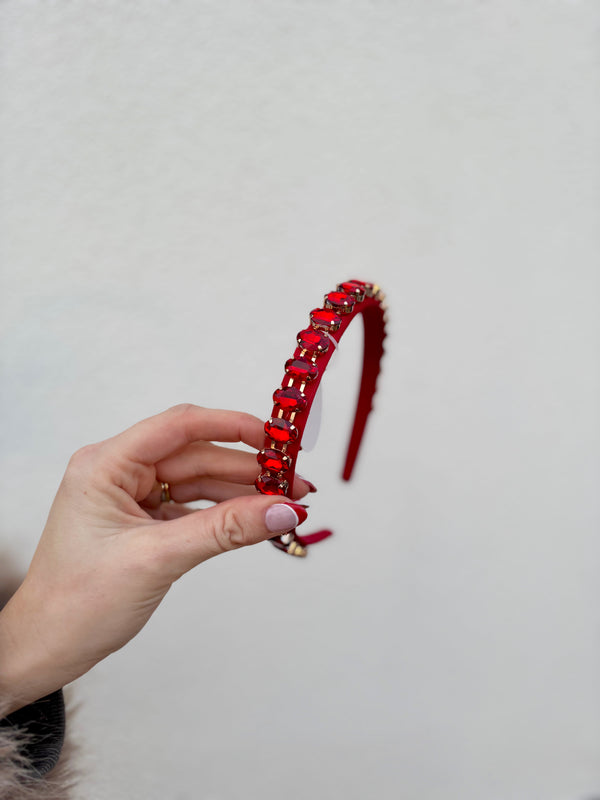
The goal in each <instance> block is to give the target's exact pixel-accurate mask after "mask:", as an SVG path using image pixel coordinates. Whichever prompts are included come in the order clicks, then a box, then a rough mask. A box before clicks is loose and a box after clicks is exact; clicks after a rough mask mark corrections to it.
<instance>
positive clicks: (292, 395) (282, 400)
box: [273, 386, 306, 411]
mask: <svg viewBox="0 0 600 800" xmlns="http://www.w3.org/2000/svg"><path fill="white" fill-rule="evenodd" d="M273 402H274V403H277V405H278V406H279V407H280V408H284V409H285V410H286V411H304V409H305V408H306V398H305V397H304V395H303V394H302V392H301V391H300V389H296V387H295V386H289V387H288V388H286V389H276V390H275V391H274V392H273Z"/></svg>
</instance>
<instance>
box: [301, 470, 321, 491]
mask: <svg viewBox="0 0 600 800" xmlns="http://www.w3.org/2000/svg"><path fill="white" fill-rule="evenodd" d="M296 477H297V478H300V480H301V481H304V483H305V484H306V485H307V486H308V491H309V492H316V491H317V487H316V486H315V485H314V483H311V482H310V481H307V480H306V478H303V477H302V475H298V473H296Z"/></svg>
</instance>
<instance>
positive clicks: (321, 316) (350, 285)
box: [255, 280, 386, 556]
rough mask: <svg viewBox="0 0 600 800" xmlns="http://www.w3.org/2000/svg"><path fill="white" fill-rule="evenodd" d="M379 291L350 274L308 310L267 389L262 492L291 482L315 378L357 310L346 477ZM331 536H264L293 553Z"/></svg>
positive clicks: (377, 329) (371, 383)
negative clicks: (356, 366)
mask: <svg viewBox="0 0 600 800" xmlns="http://www.w3.org/2000/svg"><path fill="white" fill-rule="evenodd" d="M384 297H385V296H384V294H383V292H382V291H381V289H380V288H379V286H377V285H376V284H373V283H365V282H364V281H357V280H351V281H346V282H345V283H340V284H338V286H337V289H336V291H335V292H330V293H329V294H326V295H325V300H324V303H323V308H315V309H313V310H312V311H311V312H310V327H309V328H306V329H304V330H302V331H300V333H299V334H298V336H297V342H298V347H297V348H296V350H295V351H294V355H293V357H292V358H290V359H289V360H288V361H287V362H286V364H285V376H284V378H283V381H282V383H281V387H280V388H279V389H276V390H275V392H274V394H273V402H274V403H275V405H274V406H273V411H272V416H271V417H270V419H268V420H267V422H266V423H265V445H264V449H263V450H261V451H260V453H259V454H258V456H257V459H258V463H259V464H260V465H261V468H262V472H261V474H260V475H259V476H258V478H257V479H256V481H255V486H256V489H257V490H258V491H259V492H261V493H262V494H279V495H286V496H289V494H288V493H289V492H290V491H291V487H292V486H293V483H294V475H295V471H296V459H297V457H298V453H299V451H300V450H301V449H302V448H301V442H302V435H303V433H304V429H305V427H306V423H307V421H308V415H309V413H310V409H311V406H312V403H313V400H314V398H315V394H316V393H317V389H318V388H319V384H320V382H321V378H322V377H323V373H324V372H325V368H326V366H327V364H328V363H329V359H330V358H331V356H332V355H333V352H334V350H335V345H334V343H333V342H332V341H331V340H332V339H333V340H334V342H335V344H337V342H339V340H340V338H341V337H342V335H343V333H344V331H345V330H346V329H347V328H348V325H350V323H351V322H352V320H353V319H354V318H355V317H356V316H357V315H359V314H362V318H363V322H364V326H365V336H364V352H363V367H362V377H361V382H360V391H359V395H358V402H357V405H356V413H355V415H354V424H353V427H352V434H351V436H350V442H349V444H348V452H347V454H346V461H345V464H344V470H343V473H342V478H343V479H344V480H345V481H348V480H350V478H351V476H352V470H353V468H354V464H355V462H356V457H357V455H358V451H359V448H360V443H361V440H362V437H363V433H364V430H365V426H366V423H367V418H368V416H369V413H370V411H371V409H372V400H373V395H374V394H375V387H376V383H377V376H378V375H379V371H380V364H381V356H382V355H383V340H384V338H385V322H386V314H385V312H386V307H385V304H384V303H383V300H384ZM327 536H331V531H328V530H324V531H318V532H317V533H313V534H308V535H306V536H298V535H297V534H296V531H295V530H291V531H288V532H287V533H284V534H281V535H280V536H275V537H273V538H272V539H271V540H270V541H271V542H272V543H273V544H274V545H275V547H277V548H279V549H280V550H284V551H285V552H286V553H289V554H290V555H294V556H305V555H306V547H307V545H309V544H314V543H315V542H318V541H321V540H322V539H325V538H326V537H327Z"/></svg>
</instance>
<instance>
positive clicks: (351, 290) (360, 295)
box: [337, 281, 365, 303]
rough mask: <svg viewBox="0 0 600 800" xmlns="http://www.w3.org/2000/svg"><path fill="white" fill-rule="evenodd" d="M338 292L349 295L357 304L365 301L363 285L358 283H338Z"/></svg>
mask: <svg viewBox="0 0 600 800" xmlns="http://www.w3.org/2000/svg"><path fill="white" fill-rule="evenodd" d="M337 288H338V292H346V294H349V295H351V296H352V297H353V298H354V299H355V300H356V302H357V303H362V301H363V300H364V299H365V285H364V283H361V282H360V281H346V282H345V283H338V287H337Z"/></svg>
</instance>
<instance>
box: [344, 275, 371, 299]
mask: <svg viewBox="0 0 600 800" xmlns="http://www.w3.org/2000/svg"><path fill="white" fill-rule="evenodd" d="M349 283H357V284H358V285H359V286H362V288H363V289H364V291H365V295H366V296H367V297H372V296H373V284H372V283H367V281H357V280H356V279H355V278H352V280H351V281H349Z"/></svg>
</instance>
